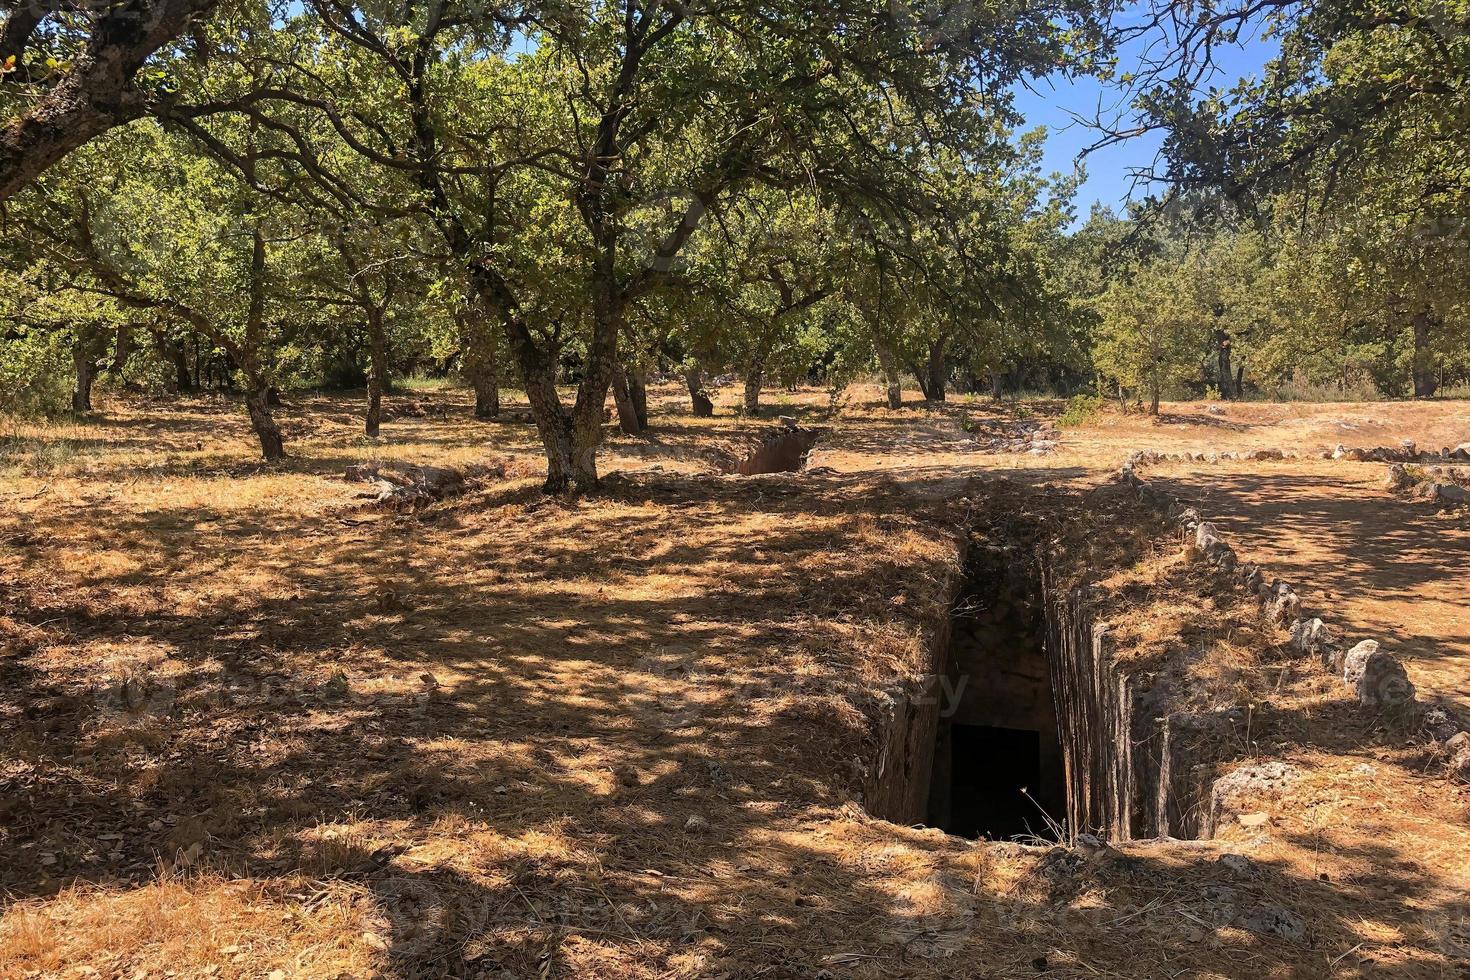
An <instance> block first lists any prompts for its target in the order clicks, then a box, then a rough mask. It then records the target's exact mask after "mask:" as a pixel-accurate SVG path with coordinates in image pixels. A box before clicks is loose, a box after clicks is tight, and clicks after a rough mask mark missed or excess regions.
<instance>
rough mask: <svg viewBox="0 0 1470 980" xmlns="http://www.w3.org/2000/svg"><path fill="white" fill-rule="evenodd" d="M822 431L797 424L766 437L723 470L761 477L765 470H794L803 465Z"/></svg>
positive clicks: (782, 471) (778, 471) (798, 469)
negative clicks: (749, 451)
mask: <svg viewBox="0 0 1470 980" xmlns="http://www.w3.org/2000/svg"><path fill="white" fill-rule="evenodd" d="M820 437H821V433H820V432H818V431H816V430H814V429H803V428H801V427H799V426H796V427H792V428H788V429H782V430H781V431H779V432H777V433H775V434H773V435H769V436H767V437H766V438H765V439H764V440H763V441H762V442H761V444H760V445H759V446H757V447H756V448H755V450H754V451H752V452H751V454H750V455H749V456H747V457H745V458H744V459H742V460H739V461H737V462H732V463H731V464H730V465H728V466H726V467H725V468H724V469H725V472H726V473H739V474H740V475H741V476H760V475H762V474H765V473H796V472H799V471H800V470H802V469H804V468H805V467H806V461H807V457H808V456H809V455H811V451H812V447H813V446H815V445H816V444H817V439H818V438H820Z"/></svg>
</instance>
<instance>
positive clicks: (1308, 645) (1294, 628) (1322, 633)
mask: <svg viewBox="0 0 1470 980" xmlns="http://www.w3.org/2000/svg"><path fill="white" fill-rule="evenodd" d="M1330 642H1332V631H1331V630H1330V629H1328V627H1327V624H1326V623H1324V622H1322V620H1320V619H1298V620H1297V621H1296V622H1294V623H1292V624H1291V645H1292V646H1293V647H1295V648H1296V649H1297V650H1298V651H1300V652H1301V653H1308V654H1311V653H1321V652H1322V649H1323V647H1325V646H1326V645H1327V644H1328V643H1330Z"/></svg>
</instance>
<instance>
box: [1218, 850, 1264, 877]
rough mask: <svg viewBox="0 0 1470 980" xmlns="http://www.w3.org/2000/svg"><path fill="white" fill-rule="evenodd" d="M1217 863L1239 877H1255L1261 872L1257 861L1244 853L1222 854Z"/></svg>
mask: <svg viewBox="0 0 1470 980" xmlns="http://www.w3.org/2000/svg"><path fill="white" fill-rule="evenodd" d="M1216 863H1218V864H1219V865H1220V867H1222V868H1224V869H1225V870H1226V871H1228V872H1230V873H1231V874H1232V875H1234V876H1235V877H1237V878H1254V877H1255V876H1256V875H1258V874H1260V869H1259V868H1257V867H1256V862H1254V861H1252V860H1251V859H1250V858H1248V857H1246V856H1245V855H1244V854H1221V855H1220V857H1219V858H1218V859H1217V861H1216Z"/></svg>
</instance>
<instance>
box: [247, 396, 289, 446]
mask: <svg viewBox="0 0 1470 980" xmlns="http://www.w3.org/2000/svg"><path fill="white" fill-rule="evenodd" d="M245 410H246V411H247V412H249V413H250V427H251V428H252V429H254V430H255V435H256V437H257V438H259V439H260V454H261V455H262V456H264V457H265V458H266V460H267V461H269V462H275V461H276V460H279V459H285V457H286V448H285V444H284V441H283V440H282V439H281V429H280V426H278V425H276V419H275V416H274V415H272V414H271V406H270V386H269V385H267V384H265V383H263V382H260V381H258V380H257V381H255V382H253V383H252V384H251V385H250V388H249V390H248V391H246V392H245Z"/></svg>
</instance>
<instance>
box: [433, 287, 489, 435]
mask: <svg viewBox="0 0 1470 980" xmlns="http://www.w3.org/2000/svg"><path fill="white" fill-rule="evenodd" d="M485 319H486V318H485V315H484V311H483V307H481V306H479V305H478V304H472V306H471V309H470V310H469V311H468V312H466V313H464V314H462V315H461V316H460V321H459V345H460V348H461V349H462V350H463V351H464V355H463V357H464V376H465V380H466V381H468V382H469V383H470V387H471V388H473V389H474V391H475V418H477V419H493V418H495V417H496V416H497V415H499V414H500V343H499V338H498V337H497V336H496V333H495V331H494V330H493V329H492V328H491V327H490V325H489V324H488V323H486V322H485ZM445 364H446V366H447V365H448V360H447V359H446V361H445Z"/></svg>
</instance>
